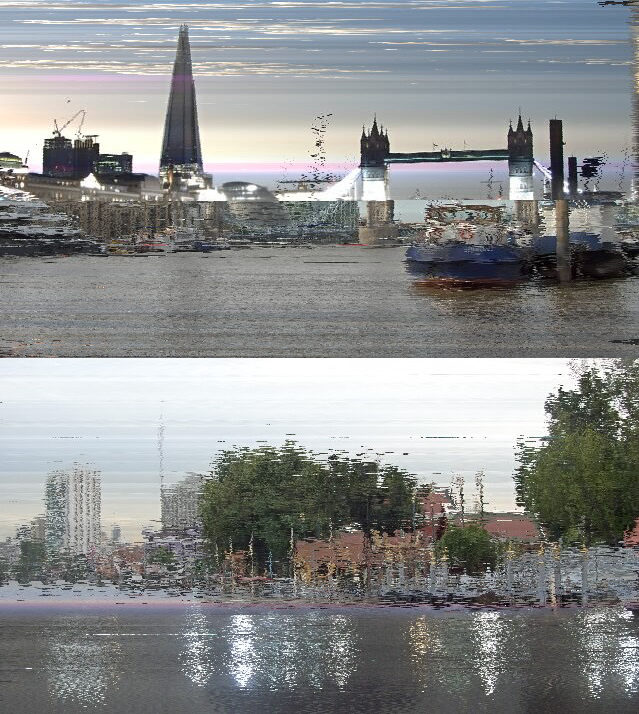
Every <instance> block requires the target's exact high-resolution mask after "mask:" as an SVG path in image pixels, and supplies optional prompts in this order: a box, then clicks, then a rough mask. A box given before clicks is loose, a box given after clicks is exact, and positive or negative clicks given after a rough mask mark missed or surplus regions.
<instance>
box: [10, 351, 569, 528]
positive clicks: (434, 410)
mask: <svg viewBox="0 0 639 714" xmlns="http://www.w3.org/2000/svg"><path fill="white" fill-rule="evenodd" d="M571 383H573V375H572V371H571V366H570V363H569V362H568V361H566V360H559V359H557V360H554V359H534V360H525V359H521V360H519V359H508V360H500V359H495V360H490V359H453V360H446V359H424V360H421V359H377V360H375V359H370V360H349V359H344V360H340V359H335V360H322V359H271V360H254V359H229V360H226V359H208V360H206V359H99V360H92V359H79V360H76V359H50V360H20V359H5V360H1V361H0V392H1V394H2V401H1V402H0V450H1V452H2V454H3V459H2V462H1V464H0V503H2V504H3V505H2V509H1V510H0V538H6V537H9V536H12V535H14V534H15V528H16V526H18V525H20V524H22V523H26V522H28V521H29V520H30V519H31V518H33V517H34V516H36V515H38V514H40V513H42V512H43V505H42V499H43V485H44V481H45V478H46V474H47V473H48V472H49V471H51V470H53V469H58V468H70V467H71V466H72V465H73V463H74V462H77V463H80V464H87V465H89V466H91V467H93V468H96V469H98V470H99V471H100V472H101V473H102V514H103V518H102V523H103V527H104V528H105V529H107V531H108V530H109V529H110V527H111V526H112V525H113V524H114V523H118V524H120V525H121V526H122V528H123V535H124V537H125V538H127V539H129V540H140V531H141V529H142V528H143V527H144V526H146V525H149V524H151V525H153V524H154V522H156V521H157V519H158V518H159V484H160V477H159V468H160V467H159V462H160V458H159V438H158V434H159V427H160V424H162V425H163V431H164V438H163V443H162V451H163V455H164V456H163V462H164V473H165V482H166V483H167V484H170V483H174V482H176V481H178V480H180V479H181V478H183V477H184V476H185V475H186V474H187V473H189V472H195V473H208V472H209V470H210V464H211V461H212V459H213V458H214V457H215V455H216V454H217V453H219V452H220V450H221V449H224V448H230V447H232V446H234V445H238V446H248V447H256V446H259V445H262V444H270V445H274V446H277V445H281V444H282V443H283V442H284V441H285V440H286V439H294V440H296V441H297V442H298V443H300V444H301V445H303V446H305V447H307V448H309V449H312V450H314V451H317V452H319V453H323V454H324V455H326V454H327V453H328V452H329V451H335V450H343V451H345V452H346V453H347V454H349V455H350V456H355V455H357V454H362V453H364V454H366V455H369V456H370V455H373V456H375V457H376V458H379V459H380V461H381V462H382V463H389V464H395V465H397V466H400V467H402V468H405V469H407V470H408V471H410V472H411V473H414V474H416V475H417V476H418V477H419V479H420V481H421V482H424V483H431V482H435V483H438V484H441V485H450V483H451V479H452V477H453V476H454V475H455V474H462V475H464V476H465V478H466V480H467V483H468V488H469V491H472V484H473V483H474V475H475V473H476V472H477V471H478V470H480V469H483V470H484V471H485V473H486V481H485V482H486V500H487V502H488V506H487V507H488V508H489V509H492V510H509V509H512V508H514V491H513V485H512V473H513V468H514V464H515V445H516V442H517V439H518V438H520V437H522V436H523V437H526V438H534V437H539V436H543V435H544V433H545V419H544V409H543V405H544V401H545V399H546V397H547V396H548V395H549V394H550V393H551V392H553V391H555V390H556V388H557V387H558V386H559V385H560V384H564V385H570V384H571Z"/></svg>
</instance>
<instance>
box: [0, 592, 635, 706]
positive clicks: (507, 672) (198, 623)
mask: <svg viewBox="0 0 639 714" xmlns="http://www.w3.org/2000/svg"><path fill="white" fill-rule="evenodd" d="M0 623H1V626H2V641H3V652H2V661H1V665H0V666H1V668H2V680H3V685H2V687H1V688H0V701H2V702H3V711H7V712H12V714H33V713H34V712H51V714H56V713H58V712H60V713H61V714H62V713H64V714H73V713H74V712H80V711H119V712H131V714H137V713H138V712H139V713H142V712H144V713H148V712H153V713H154V714H161V713H164V712H167V713H168V712H194V713H198V712H214V713H218V712H260V713H263V712H308V713H313V714H314V713H316V712H317V713H320V712H321V713H326V712H354V713H355V712H367V713H368V714H370V712H380V713H382V712H383V713H388V714H390V713H391V712H393V713H395V712H397V713H404V712H405V713H406V714H408V713H411V714H412V713H413V712H415V713H417V712H420V713H421V712H431V711H432V712H444V713H446V712H451V713H452V712H513V713H515V714H516V713H519V712H522V713H523V712H635V711H637V709H638V707H639V618H637V617H636V616H634V615H633V614H632V613H630V612H628V611H626V610H623V609H613V608H610V609H593V610H581V611H572V612H565V611H563V612H556V613H552V612H548V611H544V612H534V611H528V612H519V613H502V612H494V611H480V612H472V613H469V612H461V613H459V612H458V613H450V612H448V613H446V612H441V613H438V612H423V611H420V610H410V609H408V610H406V609H386V610H371V609H361V610H348V609H345V608H342V609H337V608H336V609H324V610H321V609H320V610H309V609H298V610H287V609H283V610H273V609H271V610H269V609H266V608H250V607H246V608H228V609H224V608H217V607H211V606H208V607H207V606H206V605H203V606H198V605H195V606H191V607H170V606H166V607H153V606H151V607H146V608H144V607H139V606H121V607H120V608H119V609H118V606H113V605H112V606H102V607H95V606H93V607H90V608H84V609H82V608H80V609H78V608H77V606H76V607H75V608H73V609H70V608H68V609H65V608H58V609H55V608H49V607H45V606H43V607H33V606H32V607H30V608H29V609H27V610H25V609H24V608H22V609H20V608H19V607H15V606H14V607H13V609H12V608H4V609H3V610H1V611H0Z"/></svg>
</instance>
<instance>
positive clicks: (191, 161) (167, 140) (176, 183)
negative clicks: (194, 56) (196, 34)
mask: <svg viewBox="0 0 639 714" xmlns="http://www.w3.org/2000/svg"><path fill="white" fill-rule="evenodd" d="M202 177H203V169H202V150H201V148H200V129H199V126H198V120H197V105H196V101H195V82H194V81H193V69H192V66H191V47H190V44H189V30H188V27H187V26H186V25H182V26H181V27H180V33H179V35H178V44H177V51H176V53H175V63H174V64H173V76H172V79H171V92H170V94H169V104H168V106H167V109H166V120H165V122H164V139H163V141H162V154H161V156H160V178H161V180H162V182H163V184H164V186H165V187H167V188H173V189H179V188H188V187H189V186H194V187H198V186H200V187H201V186H203V178H202Z"/></svg>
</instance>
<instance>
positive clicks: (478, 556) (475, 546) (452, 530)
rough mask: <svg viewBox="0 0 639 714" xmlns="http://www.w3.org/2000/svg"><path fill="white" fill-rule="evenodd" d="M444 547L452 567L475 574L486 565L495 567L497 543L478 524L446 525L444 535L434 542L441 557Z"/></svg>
mask: <svg viewBox="0 0 639 714" xmlns="http://www.w3.org/2000/svg"><path fill="white" fill-rule="evenodd" d="M444 549H445V550H446V552H447V554H448V558H449V561H450V564H451V566H452V567H453V568H463V569H464V570H465V571H466V572H467V573H468V574H469V575H476V574H478V573H482V572H484V571H485V570H486V568H487V567H488V566H490V567H491V568H493V569H494V568H495V565H496V564H497V558H498V556H499V550H500V546H499V543H498V542H497V541H496V540H495V539H494V538H493V537H492V536H491V535H490V533H488V532H487V531H485V530H484V529H483V528H482V527H481V526H480V525H478V524H476V523H471V524H470V525H467V526H462V527H459V526H454V525H451V526H448V528H447V529H446V531H445V533H444V535H443V536H442V537H441V538H440V539H439V540H438V541H437V543H436V544H435V554H436V555H437V557H439V558H441V557H442V555H443V554H444Z"/></svg>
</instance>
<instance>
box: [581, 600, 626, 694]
mask: <svg viewBox="0 0 639 714" xmlns="http://www.w3.org/2000/svg"><path fill="white" fill-rule="evenodd" d="M579 619H580V623H579V626H578V627H577V628H575V634H576V635H577V640H578V652H579V654H580V658H581V660H582V667H583V669H584V674H585V678H584V679H585V682H586V684H587V687H588V694H589V695H590V696H591V697H593V698H595V699H601V698H603V697H605V695H606V692H607V689H608V688H609V687H611V686H612V687H620V686H621V687H622V688H623V690H624V691H625V692H626V693H627V694H637V692H638V691H639V639H638V638H637V634H636V623H635V622H634V615H633V614H632V613H631V612H627V611H618V610H606V609H601V610H593V611H590V612H585V613H583V614H582V615H581V616H580V618H579ZM633 630H634V633H633Z"/></svg>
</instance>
